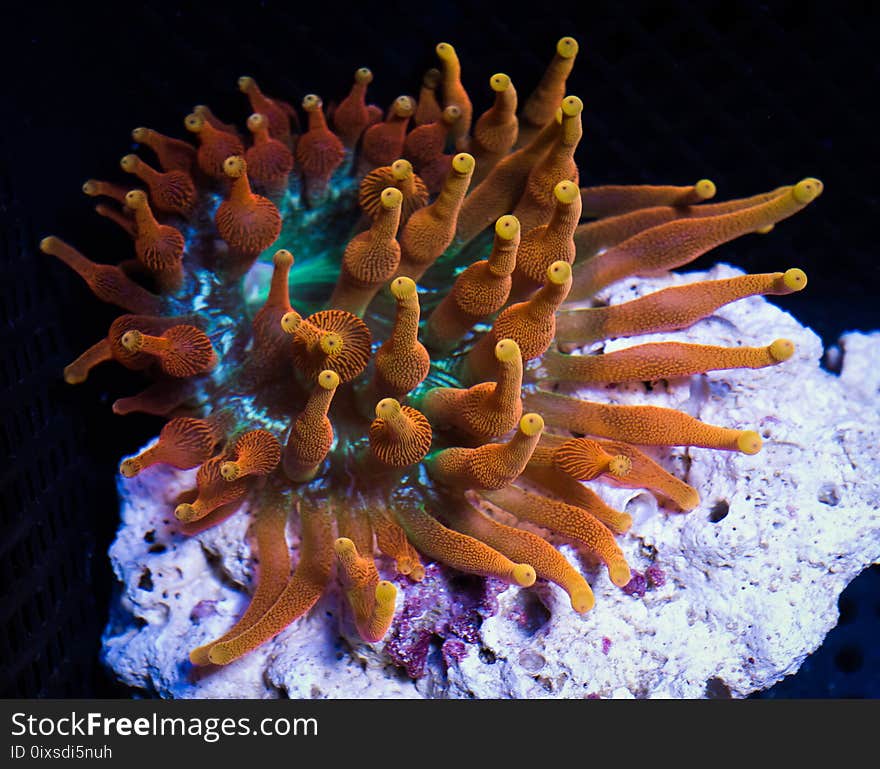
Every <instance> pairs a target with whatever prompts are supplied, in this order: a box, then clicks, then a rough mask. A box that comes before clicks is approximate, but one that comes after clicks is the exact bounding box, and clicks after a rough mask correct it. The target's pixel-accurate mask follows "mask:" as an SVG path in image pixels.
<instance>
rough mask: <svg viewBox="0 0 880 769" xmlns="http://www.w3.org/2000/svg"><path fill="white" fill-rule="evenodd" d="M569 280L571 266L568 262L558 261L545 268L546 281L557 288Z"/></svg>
mask: <svg viewBox="0 0 880 769" xmlns="http://www.w3.org/2000/svg"><path fill="white" fill-rule="evenodd" d="M569 278H571V265H570V264H569V263H568V262H563V261H562V260H561V259H560V260H559V261H558V262H553V264H551V265H550V266H549V267H548V268H547V280H549V281H550V282H551V283H554V284H556V285H557V286H561V285H562V284H563V283H565V282H566V281H567V280H568V279H569Z"/></svg>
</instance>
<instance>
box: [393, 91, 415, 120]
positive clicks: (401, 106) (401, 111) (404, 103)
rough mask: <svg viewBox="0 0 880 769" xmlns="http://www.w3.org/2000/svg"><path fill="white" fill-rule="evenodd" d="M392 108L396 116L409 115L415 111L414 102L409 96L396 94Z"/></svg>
mask: <svg viewBox="0 0 880 769" xmlns="http://www.w3.org/2000/svg"><path fill="white" fill-rule="evenodd" d="M392 109H393V111H394V114H395V115H397V116H398V117H409V116H410V115H412V113H413V112H415V111H416V103H415V102H414V101H413V100H412V98H411V97H409V96H398V97H397V98H396V99H395V100H394V106H393V107H392Z"/></svg>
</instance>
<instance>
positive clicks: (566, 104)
mask: <svg viewBox="0 0 880 769" xmlns="http://www.w3.org/2000/svg"><path fill="white" fill-rule="evenodd" d="M583 110H584V103H583V101H581V99H579V98H578V97H577V96H566V97H565V98H564V99H563V100H562V112H563V114H564V115H566V116H568V117H575V115H580V114H581V112H583Z"/></svg>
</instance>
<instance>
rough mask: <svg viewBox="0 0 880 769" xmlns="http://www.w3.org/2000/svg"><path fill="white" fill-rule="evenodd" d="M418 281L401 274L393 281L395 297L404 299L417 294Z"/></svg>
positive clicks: (392, 290)
mask: <svg viewBox="0 0 880 769" xmlns="http://www.w3.org/2000/svg"><path fill="white" fill-rule="evenodd" d="M417 290H418V289H417V287H416V282H415V281H414V280H413V279H412V278H407V277H405V276H401V277H399V278H395V279H394V280H392V281H391V293H392V295H393V296H394V298H395V299H397V300H400V301H403V300H405V299H409V298H410V297H413V296H415V295H416V292H417Z"/></svg>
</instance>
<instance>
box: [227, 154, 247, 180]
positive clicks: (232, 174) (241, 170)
mask: <svg viewBox="0 0 880 769" xmlns="http://www.w3.org/2000/svg"><path fill="white" fill-rule="evenodd" d="M223 173H225V174H226V175H227V176H228V177H229V178H230V179H238V178H239V177H240V176H243V175H244V174H245V173H247V161H246V160H245V159H244V158H243V157H242V156H241V155H230V156H229V157H228V158H226V160H224V161H223Z"/></svg>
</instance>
